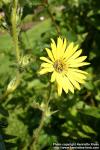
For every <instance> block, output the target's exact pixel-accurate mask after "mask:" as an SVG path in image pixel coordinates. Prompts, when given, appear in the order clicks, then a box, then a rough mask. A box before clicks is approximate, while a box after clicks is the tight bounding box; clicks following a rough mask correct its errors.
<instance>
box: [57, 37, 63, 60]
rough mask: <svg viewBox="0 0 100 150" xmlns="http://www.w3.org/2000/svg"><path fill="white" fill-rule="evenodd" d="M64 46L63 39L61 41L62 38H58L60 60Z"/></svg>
mask: <svg viewBox="0 0 100 150" xmlns="http://www.w3.org/2000/svg"><path fill="white" fill-rule="evenodd" d="M62 45H63V39H61V38H60V37H58V40H57V58H58V59H59V57H61V56H60V55H61V51H62Z"/></svg>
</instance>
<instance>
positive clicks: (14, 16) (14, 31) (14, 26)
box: [11, 0, 20, 62]
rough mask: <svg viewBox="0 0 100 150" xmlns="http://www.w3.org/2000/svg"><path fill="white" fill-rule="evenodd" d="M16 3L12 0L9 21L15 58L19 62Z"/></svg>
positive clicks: (16, 0) (16, 1)
mask: <svg viewBox="0 0 100 150" xmlns="http://www.w3.org/2000/svg"><path fill="white" fill-rule="evenodd" d="M17 4H18V0H13V8H12V15H11V23H12V38H13V43H14V47H15V51H16V59H17V62H19V58H20V52H19V47H18V33H17Z"/></svg>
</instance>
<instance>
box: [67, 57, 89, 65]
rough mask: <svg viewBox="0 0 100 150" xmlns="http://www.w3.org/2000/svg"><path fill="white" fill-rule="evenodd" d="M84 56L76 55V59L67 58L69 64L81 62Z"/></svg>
mask: <svg viewBox="0 0 100 150" xmlns="http://www.w3.org/2000/svg"><path fill="white" fill-rule="evenodd" d="M86 58H87V56H81V57H78V58H76V59H71V60H69V64H71V63H81V62H83V61H84V60H85V59H86Z"/></svg>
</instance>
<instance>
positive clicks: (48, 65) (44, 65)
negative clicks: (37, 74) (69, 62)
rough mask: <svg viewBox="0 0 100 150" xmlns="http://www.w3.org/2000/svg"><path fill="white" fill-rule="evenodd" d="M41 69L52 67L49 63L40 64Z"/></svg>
mask: <svg viewBox="0 0 100 150" xmlns="http://www.w3.org/2000/svg"><path fill="white" fill-rule="evenodd" d="M41 67H44V68H50V67H53V65H52V64H50V63H42V64H41Z"/></svg>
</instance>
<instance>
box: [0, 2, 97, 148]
mask: <svg viewBox="0 0 100 150" xmlns="http://www.w3.org/2000/svg"><path fill="white" fill-rule="evenodd" d="M5 1H6V0H5ZM11 2H12V1H11V0H7V1H6V3H3V2H2V1H1V0H0V15H1V16H3V17H2V18H1V19H0V97H2V95H3V93H4V92H5V91H6V89H7V85H8V84H9V82H10V81H11V80H12V79H13V78H14V77H15V76H16V68H18V66H17V65H16V57H15V49H14V47H13V42H12V38H11V36H10V34H9V29H10V26H11V24H10V9H11ZM19 8H20V9H19V10H20V11H19V14H20V13H21V10H23V13H22V15H21V18H20V19H19V18H18V19H19V20H18V29H20V34H19V46H20V49H21V53H22V54H24V55H26V54H28V55H31V57H32V61H31V63H29V65H28V66H27V67H26V68H25V69H22V70H21V72H22V74H23V76H22V79H21V83H20V85H19V86H18V88H17V89H16V90H15V91H14V92H13V93H11V94H9V95H8V96H7V97H6V98H4V99H3V100H1V99H0V100H1V101H0V135H1V137H2V138H3V139H1V138H0V143H1V144H2V147H4V148H3V149H5V146H6V149H7V150H28V147H29V145H30V141H31V139H32V135H33V133H34V131H35V129H36V128H37V127H38V125H39V122H40V118H41V111H40V110H39V109H38V108H37V105H38V104H41V103H43V101H44V100H45V99H46V97H47V94H48V90H49V89H48V82H49V79H50V76H48V75H43V76H39V75H38V71H39V68H40V63H41V61H40V60H39V57H40V56H43V55H46V53H45V51H44V48H45V47H47V46H48V47H49V46H50V38H54V39H55V40H56V38H57V37H58V33H57V29H58V30H59V32H60V34H61V36H62V37H66V38H67V39H68V40H69V41H74V42H75V43H79V45H80V47H81V48H82V49H83V54H84V55H87V56H88V60H87V61H89V62H90V63H91V65H89V66H88V67H84V68H83V69H84V70H86V71H87V72H88V73H89V76H88V79H87V82H86V83H85V85H83V86H82V88H81V90H80V91H77V90H75V94H74V95H73V94H71V93H70V92H69V93H68V94H67V95H66V94H65V93H64V92H63V94H62V96H61V97H57V92H56V86H55V85H54V84H52V94H51V101H50V109H51V111H55V110H58V112H57V113H55V114H53V115H52V116H51V117H48V119H47V122H46V123H45V125H44V128H43V129H42V131H41V134H40V136H39V144H38V150H52V149H53V147H52V144H53V143H69V142H72V143H75V142H83V143H84V142H99V139H100V66H99V65H100V9H99V8H100V1H99V0H58V1H57V0H19ZM42 93H43V94H42ZM3 141H4V142H5V146H3ZM0 150H2V149H0Z"/></svg>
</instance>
